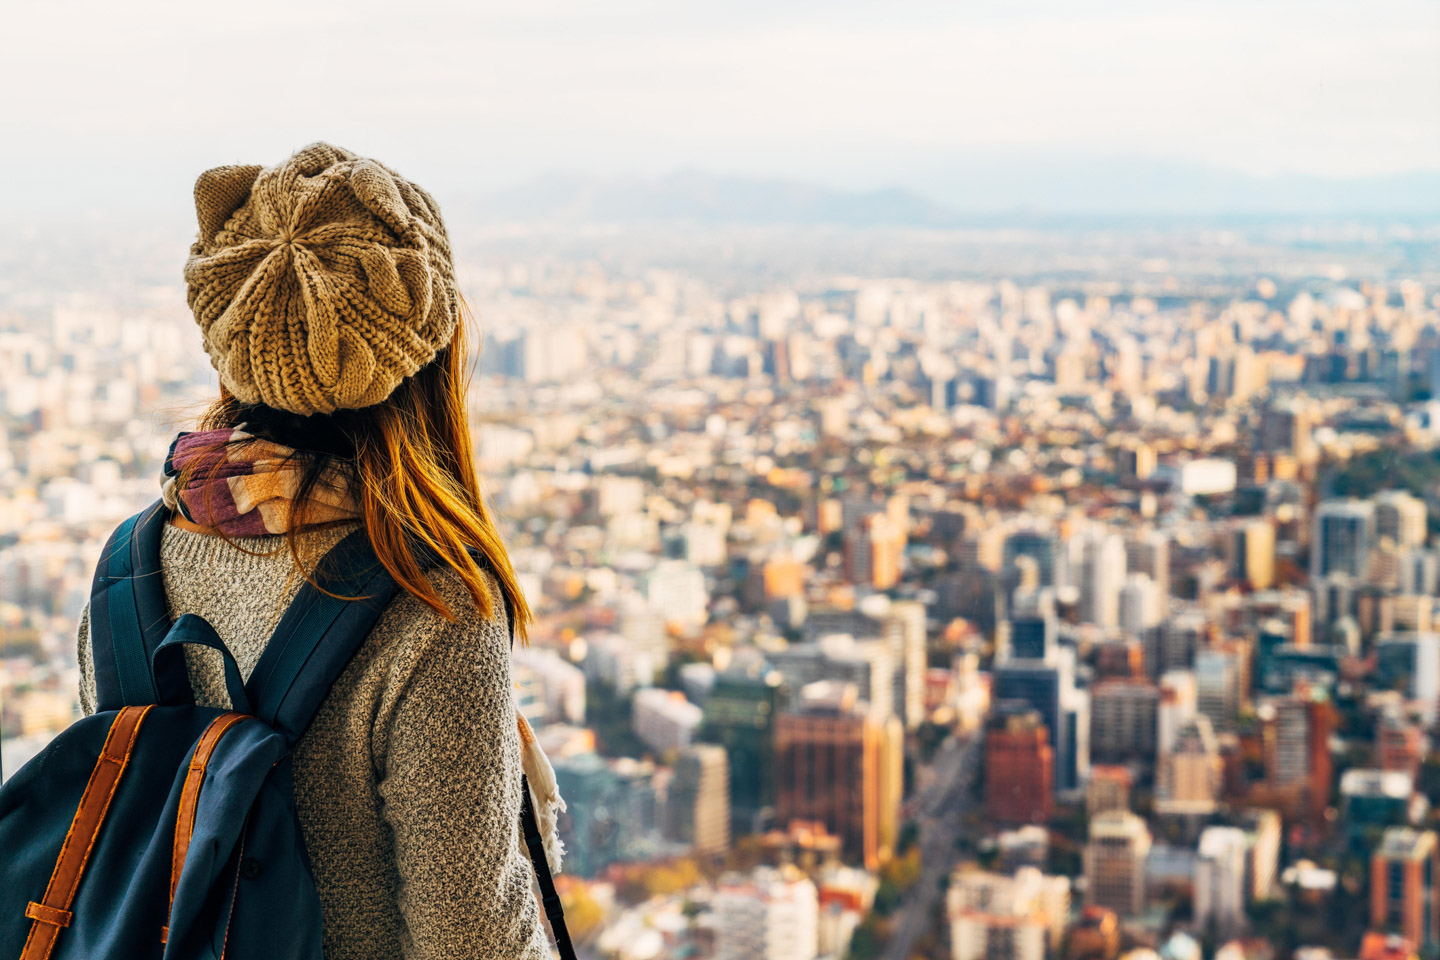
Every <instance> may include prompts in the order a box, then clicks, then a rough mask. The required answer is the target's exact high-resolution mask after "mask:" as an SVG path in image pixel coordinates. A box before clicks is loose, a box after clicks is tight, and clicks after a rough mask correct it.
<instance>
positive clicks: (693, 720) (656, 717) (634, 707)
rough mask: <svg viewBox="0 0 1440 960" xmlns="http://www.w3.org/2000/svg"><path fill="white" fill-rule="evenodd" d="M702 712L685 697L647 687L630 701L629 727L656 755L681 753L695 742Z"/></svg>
mask: <svg viewBox="0 0 1440 960" xmlns="http://www.w3.org/2000/svg"><path fill="white" fill-rule="evenodd" d="M703 716H704V711H702V710H701V709H700V708H699V707H697V706H695V704H693V703H691V702H690V701H689V700H686V699H685V694H683V693H680V692H678V691H674V690H661V689H659V688H658V687H647V688H646V689H644V690H639V691H637V692H636V693H635V696H634V698H633V699H632V700H631V724H632V726H633V727H634V729H635V735H636V736H638V737H639V738H640V739H641V740H643V741H644V742H645V745H646V746H648V747H650V748H651V749H652V750H654V751H655V752H656V753H666V752H668V751H671V750H684V749H685V748H686V747H688V746H690V744H691V742H692V741H694V739H695V731H697V730H699V729H700V720H701V718H702V717H703Z"/></svg>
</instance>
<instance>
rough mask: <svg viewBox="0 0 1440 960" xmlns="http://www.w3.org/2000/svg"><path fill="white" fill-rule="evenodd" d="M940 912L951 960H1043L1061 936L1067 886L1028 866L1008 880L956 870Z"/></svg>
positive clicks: (1067, 901)
mask: <svg viewBox="0 0 1440 960" xmlns="http://www.w3.org/2000/svg"><path fill="white" fill-rule="evenodd" d="M945 907H946V914H947V915H948V916H949V919H950V956H951V957H952V958H953V960H1045V957H1046V956H1047V955H1049V954H1052V953H1053V952H1054V951H1055V950H1057V949H1059V947H1060V942H1061V938H1062V937H1063V935H1064V932H1065V922H1066V920H1067V919H1068V917H1069V913H1070V882H1069V881H1068V880H1067V879H1065V878H1064V877H1047V876H1045V875H1044V874H1042V873H1041V872H1040V871H1039V870H1037V869H1035V868H1034V867H1022V868H1020V869H1019V870H1017V871H1016V872H1015V874H1014V875H1013V876H1006V875H1004V874H997V873H982V872H979V871H968V872H967V871H957V872H956V873H955V875H954V876H953V877H951V879H950V884H949V887H948V888H947V890H946V893H945Z"/></svg>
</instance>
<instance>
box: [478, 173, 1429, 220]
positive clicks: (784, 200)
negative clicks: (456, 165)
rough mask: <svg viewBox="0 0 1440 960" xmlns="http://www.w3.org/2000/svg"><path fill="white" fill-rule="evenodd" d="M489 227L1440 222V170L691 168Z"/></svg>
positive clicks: (494, 204)
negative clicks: (1368, 173) (918, 181)
mask: <svg viewBox="0 0 1440 960" xmlns="http://www.w3.org/2000/svg"><path fill="white" fill-rule="evenodd" d="M465 206H466V207H467V212H469V213H472V214H474V215H475V216H477V217H481V218H483V219H485V220H487V221H492V222H493V221H496V220H499V221H506V222H531V223H533V222H542V223H556V224H576V223H607V224H620V225H640V224H647V223H649V224H673V223H695V224H703V225H718V224H733V225H767V224H777V225H778V224H793V225H806V226H820V225H836V226H849V227H872V226H904V227H963V226H971V225H986V224H988V223H990V222H993V221H994V220H995V219H997V218H999V217H1004V218H1005V219H1006V220H1008V221H1011V222H1013V221H1014V220H1015V219H1016V218H1019V219H1020V220H1021V221H1025V220H1035V221H1041V222H1043V221H1047V220H1052V219H1056V218H1060V219H1065V218H1093V217H1102V218H1104V217H1115V218H1148V217H1174V216H1186V217H1216V218H1226V217H1266V216H1287V217H1288V216H1371V215H1374V216H1390V217H1393V216H1414V217H1426V218H1428V217H1433V216H1436V215H1440V171H1420V172H1415V173H1408V174H1397V175H1393V176H1383V177H1367V178H1355V179H1344V180H1341V179H1324V178H1320V177H1311V176H1300V175H1294V176H1280V177H1254V176H1249V175H1246V174H1243V173H1236V172H1232V171H1226V170H1219V169H1213V168H1206V167H1199V166H1185V165H1178V164H1165V163H1147V162H1143V161H1118V162H1109V161H1105V162H1101V161H1088V162H1082V163H1065V164H1059V163H1055V164H1041V163H1033V162H1032V163H1028V164H1024V163H1022V164H997V163H987V164H974V165H970V166H969V167H966V166H965V165H957V166H956V167H954V168H950V169H949V170H947V171H942V172H938V173H936V174H933V175H931V176H928V177H925V178H923V183H922V185H921V186H920V187H919V188H916V189H905V188H900V187H891V188H887V189H882V190H869V191H847V190H836V189H830V188H828V187H823V186H817V185H815V184H809V183H803V182H799V181H793V180H774V179H759V178H746V177H727V176H716V175H713V174H709V173H704V172H700V171H697V170H683V171H679V172H676V173H672V174H669V175H667V176H662V177H656V178H650V179H646V178H624V177H614V178H603V177H591V176H583V175H575V174H562V173H552V174H547V175H544V176H540V177H536V178H534V179H532V180H529V181H526V182H524V183H521V184H518V185H516V186H514V187H511V188H509V189H506V190H502V191H498V192H496V193H492V194H489V195H487V196H484V197H480V198H476V199H473V200H472V201H471V202H470V203H468V204H466V205H465Z"/></svg>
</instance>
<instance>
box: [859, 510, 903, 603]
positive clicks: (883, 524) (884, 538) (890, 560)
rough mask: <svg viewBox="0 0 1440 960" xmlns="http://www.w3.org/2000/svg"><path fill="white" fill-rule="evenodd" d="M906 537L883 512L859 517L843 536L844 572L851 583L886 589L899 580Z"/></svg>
mask: <svg viewBox="0 0 1440 960" xmlns="http://www.w3.org/2000/svg"><path fill="white" fill-rule="evenodd" d="M905 541H906V536H905V533H904V531H903V530H901V529H900V528H899V527H897V526H896V525H895V523H894V522H893V521H892V520H891V519H890V517H889V516H888V515H886V514H884V513H871V514H867V515H865V516H864V517H862V518H861V520H860V522H859V525H858V528H857V529H856V530H854V531H853V532H851V533H847V534H846V537H845V572H846V578H847V579H849V580H850V582H851V583H863V584H868V585H869V586H872V587H874V588H875V589H876V590H888V589H890V588H891V587H893V586H895V584H896V583H897V582H899V580H900V566H901V560H902V558H903V557H904V554H905Z"/></svg>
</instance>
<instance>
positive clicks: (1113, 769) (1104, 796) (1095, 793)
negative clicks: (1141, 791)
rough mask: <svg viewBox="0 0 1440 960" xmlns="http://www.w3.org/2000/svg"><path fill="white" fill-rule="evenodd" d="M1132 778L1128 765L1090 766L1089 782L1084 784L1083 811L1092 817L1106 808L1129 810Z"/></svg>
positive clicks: (1100, 764) (1099, 764) (1101, 764)
mask: <svg viewBox="0 0 1440 960" xmlns="http://www.w3.org/2000/svg"><path fill="white" fill-rule="evenodd" d="M1134 780H1135V778H1134V777H1132V776H1131V775H1130V770H1129V768H1128V767H1121V766H1115V765H1111V764H1103V763H1097V764H1095V765H1094V766H1092V767H1091V768H1090V782H1089V783H1087V784H1086V785H1085V813H1086V814H1088V815H1089V816H1092V817H1094V816H1096V815H1098V814H1101V813H1104V812H1105V811H1107V810H1129V809H1130V788H1131V786H1133V784H1134Z"/></svg>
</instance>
